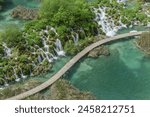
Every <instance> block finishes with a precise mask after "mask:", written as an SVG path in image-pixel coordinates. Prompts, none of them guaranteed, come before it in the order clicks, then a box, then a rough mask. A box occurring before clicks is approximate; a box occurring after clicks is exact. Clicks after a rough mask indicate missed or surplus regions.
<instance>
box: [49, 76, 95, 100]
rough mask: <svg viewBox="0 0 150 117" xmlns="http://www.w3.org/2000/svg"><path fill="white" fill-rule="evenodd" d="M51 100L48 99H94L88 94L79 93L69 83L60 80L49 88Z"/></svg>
mask: <svg viewBox="0 0 150 117" xmlns="http://www.w3.org/2000/svg"><path fill="white" fill-rule="evenodd" d="M50 93H51V98H50V99H55V100H57V99H62V100H73V99H74V100H75V99H81V100H90V99H91V100H93V99H95V97H94V96H93V95H92V94H90V93H89V92H81V91H80V90H79V89H77V88H75V87H74V86H73V85H72V84H71V83H70V82H69V81H67V80H64V79H60V80H58V81H57V82H55V83H54V84H53V85H52V86H51V87H50Z"/></svg>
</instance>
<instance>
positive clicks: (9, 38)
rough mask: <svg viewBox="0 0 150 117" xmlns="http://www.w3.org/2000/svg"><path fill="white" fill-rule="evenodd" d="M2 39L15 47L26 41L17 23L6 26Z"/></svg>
mask: <svg viewBox="0 0 150 117" xmlns="http://www.w3.org/2000/svg"><path fill="white" fill-rule="evenodd" d="M1 38H2V41H3V42H5V43H6V44H7V45H8V46H9V47H15V46H17V45H18V44H19V43H22V42H24V41H25V40H24V39H23V38H22V33H21V32H20V29H19V27H17V26H16V25H9V26H6V28H5V29H4V32H3V34H2V37H1Z"/></svg>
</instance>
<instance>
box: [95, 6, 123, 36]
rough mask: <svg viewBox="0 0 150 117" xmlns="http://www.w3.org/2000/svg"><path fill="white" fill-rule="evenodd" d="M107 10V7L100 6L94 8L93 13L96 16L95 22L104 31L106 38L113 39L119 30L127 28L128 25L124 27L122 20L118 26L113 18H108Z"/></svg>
mask: <svg viewBox="0 0 150 117" xmlns="http://www.w3.org/2000/svg"><path fill="white" fill-rule="evenodd" d="M106 9H107V7H100V6H99V7H98V8H93V12H94V13H95V14H96V18H95V21H96V22H97V23H98V25H99V26H101V29H102V31H103V32H104V33H105V34H106V36H110V37H112V36H114V35H115V34H116V32H117V31H118V30H119V29H121V28H123V27H125V28H126V25H124V24H123V23H122V22H121V19H120V21H119V24H118V26H116V25H115V23H114V20H113V19H112V18H111V17H107V16H106Z"/></svg>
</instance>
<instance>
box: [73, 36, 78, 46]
mask: <svg viewBox="0 0 150 117" xmlns="http://www.w3.org/2000/svg"><path fill="white" fill-rule="evenodd" d="M72 38H73V41H74V43H75V45H77V44H78V40H79V34H78V33H75V35H74V34H72Z"/></svg>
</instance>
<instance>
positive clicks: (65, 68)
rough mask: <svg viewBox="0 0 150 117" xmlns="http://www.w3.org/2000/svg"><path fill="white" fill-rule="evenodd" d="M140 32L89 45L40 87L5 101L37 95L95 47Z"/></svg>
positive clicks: (138, 33)
mask: <svg viewBox="0 0 150 117" xmlns="http://www.w3.org/2000/svg"><path fill="white" fill-rule="evenodd" d="M141 34H142V32H133V33H125V34H120V35H117V36H114V37H110V38H106V39H103V40H100V41H98V42H95V43H93V44H91V45H89V46H88V47H86V48H85V49H84V50H82V51H81V52H79V53H78V54H77V55H76V56H74V57H73V58H72V59H71V60H70V61H69V62H68V63H66V65H65V66H64V67H62V68H61V69H60V70H59V71H58V72H57V73H56V74H55V75H53V76H52V77H51V78H50V79H49V80H47V81H46V82H44V83H42V84H41V85H39V86H37V87H35V88H33V89H31V90H29V91H27V92H24V93H21V94H19V95H17V96H14V97H11V98H8V99H7V100H20V99H24V98H26V97H28V96H31V95H33V94H35V93H38V92H40V91H42V90H43V89H45V88H47V87H49V86H50V85H52V84H53V83H54V82H55V81H57V80H58V79H60V78H61V76H62V75H63V74H64V73H66V72H67V71H68V70H69V69H70V68H71V67H72V66H73V65H74V64H75V63H76V62H78V61H79V60H80V59H81V58H82V57H83V56H85V55H86V54H87V53H88V52H89V51H91V50H92V49H94V48H95V47H97V46H100V45H102V44H105V43H108V42H111V41H115V40H119V39H123V38H124V39H126V38H125V37H132V36H138V35H141Z"/></svg>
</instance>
